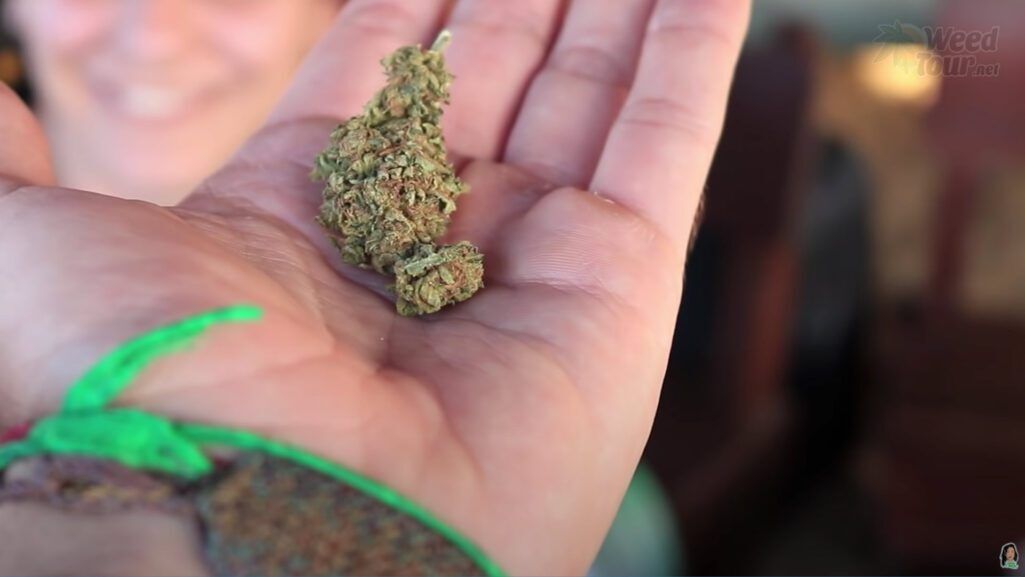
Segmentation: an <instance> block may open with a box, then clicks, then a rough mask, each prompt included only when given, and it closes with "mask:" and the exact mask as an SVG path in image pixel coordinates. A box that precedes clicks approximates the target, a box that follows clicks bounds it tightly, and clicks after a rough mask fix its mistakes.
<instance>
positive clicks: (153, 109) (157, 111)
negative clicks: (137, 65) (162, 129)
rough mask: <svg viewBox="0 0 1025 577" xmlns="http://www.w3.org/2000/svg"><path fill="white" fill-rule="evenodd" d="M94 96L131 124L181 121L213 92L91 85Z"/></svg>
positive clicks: (136, 84) (155, 86)
mask: <svg viewBox="0 0 1025 577" xmlns="http://www.w3.org/2000/svg"><path fill="white" fill-rule="evenodd" d="M90 84H91V88H92V92H93V96H94V98H95V99H96V101H97V102H98V103H99V104H100V106H101V107H102V108H104V109H105V110H107V111H108V112H109V113H111V114H113V115H115V116H117V117H119V118H122V119H124V120H129V121H141V122H148V123H153V122H158V123H159V122H168V121H180V120H183V119H184V118H186V117H187V115H188V114H189V113H190V112H194V111H196V110H197V107H199V106H201V105H202V104H203V103H205V102H206V101H208V100H209V99H210V98H211V97H212V95H213V94H214V91H213V90H211V89H198V88H182V87H177V86H172V85H167V84H154V83H146V82H117V83H108V82H102V81H95V82H92V83H90Z"/></svg>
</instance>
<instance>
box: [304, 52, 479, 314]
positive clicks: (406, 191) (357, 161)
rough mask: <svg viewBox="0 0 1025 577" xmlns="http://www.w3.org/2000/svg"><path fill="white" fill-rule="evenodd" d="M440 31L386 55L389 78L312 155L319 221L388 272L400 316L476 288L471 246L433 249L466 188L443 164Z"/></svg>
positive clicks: (352, 253) (444, 84) (355, 254)
mask: <svg viewBox="0 0 1025 577" xmlns="http://www.w3.org/2000/svg"><path fill="white" fill-rule="evenodd" d="M449 38H450V36H449V34H448V33H447V32H443V33H442V34H441V36H439V37H438V40H437V41H436V42H435V44H434V46H433V47H432V48H431V49H430V50H422V49H421V48H420V47H419V46H408V47H405V48H400V49H399V50H397V51H395V52H394V53H393V54H391V55H390V56H388V57H387V58H385V59H384V61H383V65H384V68H385V71H386V72H387V75H388V82H387V84H386V86H385V87H384V89H383V90H381V91H380V92H378V93H377V94H376V95H375V96H374V98H373V99H372V100H371V101H370V102H369V103H367V105H366V106H365V107H364V110H363V114H362V115H360V116H356V117H353V118H350V119H349V120H347V121H346V122H344V123H342V124H341V125H340V126H339V127H338V128H337V129H335V131H334V132H332V134H331V141H330V144H329V145H328V147H327V149H325V150H324V151H323V152H322V153H321V154H320V155H319V156H318V157H317V158H316V161H315V165H314V169H313V174H312V176H313V178H314V179H316V180H321V181H324V182H325V188H324V203H323V204H322V205H321V208H320V215H319V216H318V221H319V222H320V223H321V224H322V225H323V226H324V227H325V228H326V229H327V230H328V231H329V232H330V233H332V240H333V241H334V242H335V244H336V245H337V246H338V248H339V250H340V251H341V254H342V259H343V260H344V261H345V262H347V263H349V264H353V265H357V266H361V267H365V268H373V269H374V270H376V271H377V272H379V273H382V274H388V275H395V277H396V284H395V286H394V290H395V292H396V295H397V297H398V300H397V303H396V307H397V309H398V311H399V312H400V313H401V314H403V315H417V314H424V313H432V312H435V311H437V310H439V309H441V308H442V307H444V306H446V305H448V304H452V303H456V302H460V301H463V300H466V299H468V298H470V297H471V296H472V295H473V294H474V293H475V292H476V291H477V290H478V289H480V288H481V286H483V270H484V269H483V255H481V254H480V252H479V251H478V250H477V248H476V247H474V246H473V245H471V244H469V243H465V242H464V243H458V244H455V245H451V246H445V247H438V246H437V240H438V239H439V238H440V237H441V236H442V235H443V234H444V233H445V231H446V229H447V228H448V224H449V217H450V215H451V214H452V212H454V211H455V209H456V202H455V201H456V197H458V196H459V195H460V194H463V193H464V192H466V191H467V186H466V184H464V183H463V182H462V181H461V180H460V179H459V177H458V176H456V173H455V169H454V168H453V166H452V164H451V163H450V162H449V161H448V159H447V157H446V151H445V141H444V138H443V137H442V134H441V115H442V107H443V105H445V104H446V103H448V97H449V85H450V83H451V81H452V75H451V74H449V72H448V71H447V70H446V69H445V62H444V58H443V56H442V50H443V49H444V47H445V45H446V44H447V43H448V40H449Z"/></svg>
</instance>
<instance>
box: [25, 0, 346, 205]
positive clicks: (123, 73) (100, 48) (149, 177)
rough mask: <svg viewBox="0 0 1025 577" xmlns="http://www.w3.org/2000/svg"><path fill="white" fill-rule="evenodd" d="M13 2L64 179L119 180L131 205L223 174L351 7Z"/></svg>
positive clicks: (174, 0)
mask: <svg viewBox="0 0 1025 577" xmlns="http://www.w3.org/2000/svg"><path fill="white" fill-rule="evenodd" d="M8 2H11V4H10V5H9V6H8V8H9V11H8V15H9V16H10V17H11V19H12V20H13V22H14V28H15V31H16V33H18V34H19V35H20V37H21V39H22V41H23V43H24V45H25V47H26V52H27V57H28V61H29V67H30V72H31V75H32V80H33V82H34V88H35V91H36V94H37V97H38V102H37V104H38V106H37V108H38V110H39V111H40V113H41V116H42V118H43V120H44V124H45V125H46V128H47V132H48V133H49V134H50V137H51V140H52V141H53V143H52V144H53V147H54V152H55V157H56V161H57V166H58V172H59V173H60V176H61V177H62V178H64V179H65V180H71V182H68V183H67V184H70V185H72V186H80V185H82V186H85V185H89V184H93V183H92V182H90V181H99V182H107V181H112V182H110V183H108V186H113V187H118V188H120V190H113V191H104V192H113V193H116V194H121V195H122V196H145V194H144V193H141V192H139V193H137V192H136V191H144V190H149V189H152V188H154V187H155V188H157V189H160V190H166V191H175V190H177V191H180V190H182V189H183V188H185V187H191V186H193V185H194V184H195V183H196V182H198V181H199V180H200V179H202V178H203V177H204V176H206V175H207V174H209V173H210V172H211V171H213V170H215V169H216V168H217V167H218V166H219V165H220V164H221V163H222V162H224V161H225V160H226V158H227V157H228V156H229V155H230V154H231V153H232V152H233V151H234V150H235V148H237V147H238V146H239V145H240V144H241V142H242V141H243V140H244V139H245V137H246V136H247V135H249V134H250V133H251V132H252V131H253V130H255V129H256V128H257V127H259V125H260V124H261V122H262V120H263V119H264V118H265V117H266V115H267V113H268V112H269V111H270V109H271V108H272V106H273V104H274V103H275V101H276V100H277V99H278V98H279V97H280V96H281V94H282V92H283V91H284V89H285V87H286V86H287V84H288V82H289V79H290V77H291V76H292V74H293V72H294V71H295V68H296V67H297V64H298V63H299V61H300V60H301V58H302V56H303V55H304V54H305V53H306V51H307V50H308V49H309V48H310V47H311V46H312V45H313V44H314V43H315V42H316V40H317V39H318V38H319V37H320V35H321V34H322V33H323V32H324V31H325V30H326V28H327V27H328V26H329V25H330V23H331V21H332V20H333V16H334V15H335V13H336V12H337V10H338V7H339V5H340V4H341V0H8ZM90 172H91V173H92V175H91V176H90V174H89V173H90ZM65 177H66V178H65ZM76 181H81V184H80V182H76ZM150 200H158V201H169V200H173V199H152V198H151V199H150Z"/></svg>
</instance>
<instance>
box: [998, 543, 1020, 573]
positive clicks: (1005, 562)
mask: <svg viewBox="0 0 1025 577" xmlns="http://www.w3.org/2000/svg"><path fill="white" fill-rule="evenodd" d="M1000 567H1001V568H1002V569H1017V568H1018V546H1017V545H1015V544H1014V543H1005V544H1004V546H1003V547H1001V548H1000Z"/></svg>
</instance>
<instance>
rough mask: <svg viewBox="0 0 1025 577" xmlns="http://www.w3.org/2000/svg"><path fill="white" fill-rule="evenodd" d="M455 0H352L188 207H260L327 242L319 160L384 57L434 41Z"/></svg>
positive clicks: (376, 79) (372, 84) (370, 89)
mask: <svg viewBox="0 0 1025 577" xmlns="http://www.w3.org/2000/svg"><path fill="white" fill-rule="evenodd" d="M449 3H450V0H349V2H347V3H346V5H345V8H344V9H343V10H342V11H341V13H340V14H339V15H338V17H337V19H336V20H335V23H334V24H333V26H332V27H331V29H330V30H329V31H328V32H327V33H326V34H325V36H324V38H322V39H321V41H320V42H319V43H318V44H317V46H316V47H314V49H313V50H312V51H311V52H310V54H309V55H308V56H307V57H306V60H305V61H304V62H303V64H302V66H301V67H300V68H299V71H298V72H297V73H296V76H295V79H294V81H293V83H292V85H291V87H290V88H289V90H288V92H286V94H285V96H284V97H283V98H282V100H281V102H280V103H279V104H278V106H277V108H276V109H275V110H274V112H273V113H272V114H271V117H270V119H269V120H268V122H267V124H266V125H265V128H264V129H263V130H261V131H260V132H258V133H257V134H256V135H254V136H253V137H252V138H250V139H249V141H248V142H247V143H246V144H245V145H244V146H243V148H242V149H241V150H240V151H239V152H238V154H236V155H235V158H233V159H232V160H231V161H230V162H229V163H228V164H227V165H226V166H225V167H224V168H223V169H221V170H220V171H219V172H218V173H217V174H215V175H214V176H213V177H211V178H210V179H208V180H207V181H206V182H204V183H203V184H202V185H201V186H200V187H199V188H198V189H197V190H196V192H195V193H193V194H192V196H190V197H189V198H188V199H186V201H185V202H183V203H182V205H183V206H185V207H187V208H196V209H203V210H216V208H217V207H218V206H221V205H222V203H223V202H224V201H228V203H229V205H230V206H238V205H242V206H247V205H248V206H255V207H256V208H258V209H260V210H262V211H264V212H266V213H269V214H272V215H274V216H276V217H278V218H281V219H282V220H284V221H285V222H287V223H288V224H290V225H292V226H293V227H294V228H296V229H297V230H298V231H300V232H301V233H303V234H304V235H305V236H306V237H307V238H308V239H309V240H310V241H311V242H314V243H315V244H317V245H318V246H323V247H326V246H327V245H326V244H325V241H324V235H323V233H322V231H321V230H320V229H319V227H318V226H317V225H316V223H314V221H313V215H314V214H316V210H317V206H319V203H320V190H321V189H322V188H323V187H322V186H321V185H317V184H315V183H312V182H310V179H309V172H310V168H311V167H312V165H313V159H314V157H315V156H316V155H317V153H319V152H320V151H321V150H323V148H324V147H325V146H326V145H327V142H328V135H329V134H330V133H331V131H332V130H333V129H334V128H335V126H337V125H338V123H339V122H341V121H342V120H343V119H345V118H348V117H351V116H354V115H356V114H359V113H360V111H361V110H362V108H363V105H364V103H366V101H368V100H370V98H371V97H373V95H374V93H376V92H377V91H378V90H380V89H381V87H383V86H384V83H385V75H384V71H383V70H382V68H381V60H382V59H383V58H384V57H385V56H387V55H388V54H390V53H391V52H393V51H394V50H395V49H396V48H399V47H401V46H407V45H410V44H417V43H420V44H424V45H427V44H429V43H430V42H432V41H433V38H434V36H435V35H436V34H437V31H438V27H439V25H440V22H441V20H442V19H443V17H444V15H445V13H446V11H447V10H448V7H449V6H448V5H449Z"/></svg>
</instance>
